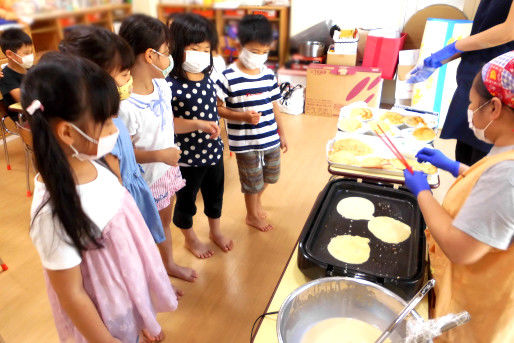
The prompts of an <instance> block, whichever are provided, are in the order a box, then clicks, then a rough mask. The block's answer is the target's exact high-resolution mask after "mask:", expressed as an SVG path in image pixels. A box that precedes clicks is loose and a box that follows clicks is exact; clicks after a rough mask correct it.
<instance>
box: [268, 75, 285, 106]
mask: <svg viewBox="0 0 514 343" xmlns="http://www.w3.org/2000/svg"><path fill="white" fill-rule="evenodd" d="M270 92H271V94H270V98H271V101H278V100H280V99H281V98H282V96H281V95H280V88H278V82H277V78H276V77H275V75H273V86H271V90H270Z"/></svg>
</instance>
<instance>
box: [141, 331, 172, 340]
mask: <svg viewBox="0 0 514 343" xmlns="http://www.w3.org/2000/svg"><path fill="white" fill-rule="evenodd" d="M139 338H141V342H143V343H152V342H161V341H163V340H164V338H166V335H164V332H163V331H161V332H160V333H159V334H158V335H157V336H152V335H151V334H150V333H149V332H148V330H145V329H143V330H141V334H140V335H139Z"/></svg>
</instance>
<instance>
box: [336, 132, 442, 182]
mask: <svg viewBox="0 0 514 343" xmlns="http://www.w3.org/2000/svg"><path fill="white" fill-rule="evenodd" d="M393 139H394V144H395V145H396V147H397V148H398V150H399V151H400V152H401V153H402V155H403V156H404V157H405V158H406V160H407V162H408V163H409V165H410V166H411V167H412V169H413V170H419V171H423V172H425V173H426V174H427V179H428V183H429V184H430V186H431V187H433V188H435V187H438V186H439V173H438V170H437V168H436V167H434V166H433V165H431V164H430V163H419V162H418V161H417V160H416V157H415V156H416V153H417V152H418V151H419V150H421V149H422V148H423V147H433V146H432V144H430V143H423V142H420V143H413V142H412V140H411V139H404V138H393ZM326 155H327V161H328V165H329V172H330V173H332V174H335V175H341V176H353V177H358V178H362V179H368V180H374V181H382V182H389V183H400V184H403V183H404V182H405V179H404V177H403V170H404V169H405V166H404V165H403V164H402V162H401V161H400V160H398V159H397V158H396V157H395V156H394V154H393V153H392V152H391V151H390V150H389V149H388V148H387V147H386V146H385V144H384V143H383V142H382V141H381V140H380V138H379V137H378V136H371V135H362V134H355V133H347V132H338V133H337V134H336V136H335V137H334V138H333V139H331V140H330V141H328V143H327V146H326Z"/></svg>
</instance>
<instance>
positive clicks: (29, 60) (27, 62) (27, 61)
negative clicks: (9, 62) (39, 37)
mask: <svg viewBox="0 0 514 343" xmlns="http://www.w3.org/2000/svg"><path fill="white" fill-rule="evenodd" d="M15 55H16V56H18V57H19V58H21V63H20V62H18V61H16V60H13V61H14V62H16V63H18V64H19V65H20V66H21V67H23V69H29V68H30V67H32V66H33V65H34V54H30V55H26V56H23V57H21V56H20V55H18V54H15Z"/></svg>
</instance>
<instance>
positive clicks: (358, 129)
mask: <svg viewBox="0 0 514 343" xmlns="http://www.w3.org/2000/svg"><path fill="white" fill-rule="evenodd" d="M438 120H439V116H438V114H437V113H433V112H427V111H418V110H415V109H412V108H410V107H405V106H395V107H393V108H392V109H381V108H371V107H368V106H367V105H366V103H364V102H356V103H353V104H351V105H348V106H345V107H343V108H341V111H340V113H339V120H338V122H337V130H338V131H340V132H348V133H355V134H362V135H369V136H375V135H376V134H375V131H380V130H379V129H378V127H379V126H380V127H381V128H382V129H383V130H384V131H385V132H386V133H387V134H388V135H389V136H390V137H394V138H402V139H405V140H412V141H413V142H414V143H431V142H433V141H434V139H435V137H436V136H437V127H438Z"/></svg>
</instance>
